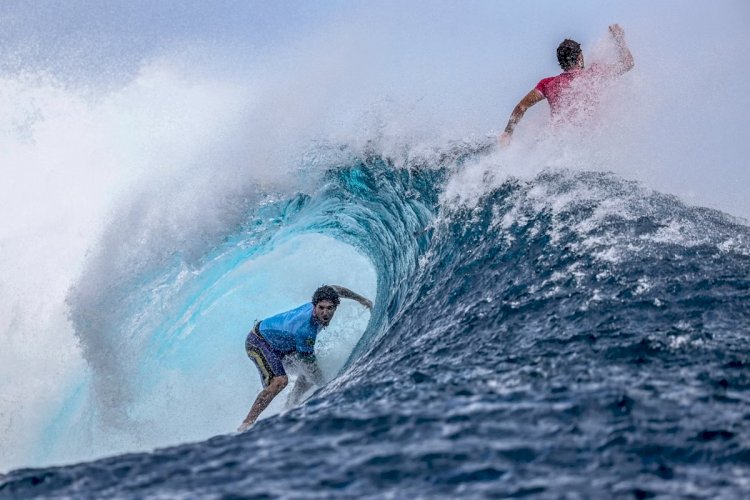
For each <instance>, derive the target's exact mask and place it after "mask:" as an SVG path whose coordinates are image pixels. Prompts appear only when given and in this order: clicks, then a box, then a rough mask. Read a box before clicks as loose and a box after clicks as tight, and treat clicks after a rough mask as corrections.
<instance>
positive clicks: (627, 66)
mask: <svg viewBox="0 0 750 500" xmlns="http://www.w3.org/2000/svg"><path fill="white" fill-rule="evenodd" d="M609 32H610V34H611V35H612V38H613V39H614V41H615V44H616V45H617V56H618V61H617V63H616V64H592V65H591V66H590V67H588V68H586V67H585V66H584V62H583V51H582V50H581V45H580V44H579V43H578V42H575V41H573V40H568V39H566V40H564V41H563V42H562V43H561V44H560V46H559V47H557V60H558V62H559V63H560V67H561V68H562V69H563V72H562V73H560V74H559V75H557V76H552V77H549V78H544V79H542V80H541V81H540V82H539V83H538V84H537V85H536V87H534V88H533V89H532V90H531V91H530V92H529V93H528V94H526V95H525V96H524V98H523V99H521V101H520V102H519V103H518V104H517V105H516V107H515V108H514V109H513V112H512V113H511V115H510V119H509V120H508V125H506V127H505V131H504V132H503V133H502V135H501V136H500V144H501V145H503V146H507V145H508V144H510V139H511V137H512V135H513V130H514V129H515V128H516V125H517V124H518V122H519V121H520V120H521V118H523V115H524V113H526V110H527V109H529V108H530V107H531V106H533V105H534V104H536V103H538V102H540V101H542V100H544V99H547V102H548V103H549V107H550V114H551V115H552V119H553V120H562V121H576V120H577V119H578V118H580V117H581V116H582V115H584V116H585V115H587V114H588V113H589V112H590V110H591V108H592V107H595V105H596V102H597V100H598V99H597V94H598V88H597V87H598V85H599V84H600V83H601V82H602V81H603V80H605V79H609V78H614V77H616V76H619V75H622V74H623V73H626V72H627V71H630V70H631V69H633V66H634V65H635V62H634V61H633V55H632V54H631V53H630V49H628V46H627V44H626V43H625V31H623V29H622V28H621V27H620V25H618V24H613V25H612V26H610V27H609Z"/></svg>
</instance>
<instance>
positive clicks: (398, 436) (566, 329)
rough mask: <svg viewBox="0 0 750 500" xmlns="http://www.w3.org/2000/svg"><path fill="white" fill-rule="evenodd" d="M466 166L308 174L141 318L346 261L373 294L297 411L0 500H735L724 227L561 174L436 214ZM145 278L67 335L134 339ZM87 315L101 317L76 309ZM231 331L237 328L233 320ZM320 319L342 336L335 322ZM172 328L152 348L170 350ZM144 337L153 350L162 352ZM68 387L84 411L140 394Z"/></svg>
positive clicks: (737, 355) (441, 161) (107, 352)
mask: <svg viewBox="0 0 750 500" xmlns="http://www.w3.org/2000/svg"><path fill="white" fill-rule="evenodd" d="M482 155H484V152H482V151H481V147H480V146H476V145H464V146H457V147H454V148H452V149H450V150H449V151H448V152H447V153H445V154H443V155H440V156H439V157H438V158H437V159H433V160H429V161H428V160H423V161H412V162H411V163H410V164H409V165H408V166H407V168H394V167H393V162H392V161H391V160H389V159H388V158H386V157H384V156H380V155H377V154H375V153H373V154H370V155H363V156H360V157H351V158H348V159H347V160H346V161H342V162H338V163H332V164H330V165H329V166H328V169H327V171H326V174H325V177H324V179H322V182H321V183H320V184H319V188H317V190H315V191H314V192H313V193H311V194H309V195H297V196H292V197H288V198H284V199H277V200H275V201H273V200H269V199H266V200H265V201H264V202H262V203H260V202H259V203H256V204H255V205H253V206H252V207H251V208H250V209H249V210H248V212H247V214H246V217H245V219H244V221H242V223H240V224H239V225H238V229H237V231H236V232H235V234H234V236H232V237H231V238H229V239H228V240H227V242H226V244H225V245H224V246H223V247H221V248H219V250H216V249H214V250H212V251H211V252H209V253H207V254H206V255H204V256H203V257H200V258H198V259H196V260H195V262H196V263H195V265H194V267H193V268H192V269H189V270H185V269H183V270H182V272H183V274H185V273H187V274H190V273H192V276H193V278H192V281H190V280H188V281H187V282H188V284H189V286H187V288H188V289H191V290H193V292H191V293H192V295H191V294H190V293H188V294H185V293H184V292H183V291H180V292H175V294H176V295H169V294H168V296H169V297H170V301H168V302H169V303H170V304H172V305H169V304H167V305H164V306H163V307H164V309H166V310H171V309H170V308H177V309H180V310H181V311H182V313H180V314H176V316H175V315H172V314H163V315H161V319H162V320H164V319H165V318H172V317H177V318H186V317H187V318H195V317H196V316H200V314H197V315H196V314H195V311H202V312H204V313H205V312H206V311H208V310H211V307H209V304H211V305H212V306H213V307H214V308H215V307H217V304H221V302H220V301H218V299H216V298H210V299H209V298H206V294H207V291H208V290H212V289H213V288H215V287H216V286H217V285H216V284H217V283H222V282H223V281H222V280H225V279H228V278H226V277H231V276H233V273H234V272H238V271H237V270H241V269H244V267H243V266H248V265H250V264H249V263H251V262H253V261H254V260H255V259H259V258H260V257H261V256H262V255H271V256H274V255H276V254H274V253H273V251H274V248H279V247H280V246H283V245H284V244H286V243H287V242H290V241H294V240H295V239H297V238H304V237H305V236H304V235H311V234H312V235H316V234H317V235H319V236H310V237H325V238H328V239H330V240H336V241H338V242H340V243H344V244H346V245H349V246H351V247H353V248H355V249H357V251H358V252H360V253H361V254H364V255H366V256H367V258H368V259H369V262H371V265H372V266H373V269H374V273H375V275H376V276H377V303H376V307H375V310H374V311H373V316H372V319H371V320H370V321H369V324H368V325H367V329H366V331H365V332H364V334H363V335H362V337H361V338H360V339H359V340H355V343H356V346H354V344H352V346H354V347H353V349H351V348H350V349H349V350H347V351H346V353H343V354H342V353H339V355H338V358H339V359H338V361H337V363H338V364H336V363H334V364H335V365H336V366H335V367H333V368H332V369H331V370H330V372H331V373H330V375H331V377H329V378H331V379H332V380H331V381H330V382H329V383H328V384H327V385H326V386H325V387H324V388H322V389H321V390H319V391H318V392H317V393H315V394H314V395H313V396H312V397H311V398H310V399H309V400H308V401H307V402H306V403H305V404H303V405H302V406H300V407H298V408H295V409H292V410H290V411H286V412H282V413H280V414H276V415H273V416H270V417H268V418H265V419H264V420H261V421H260V422H259V423H258V424H256V426H255V427H254V428H253V429H251V431H249V432H247V433H245V434H241V435H219V436H216V437H213V438H211V439H208V440H202V441H199V442H196V443H193V444H182V445H180V446H176V447H170V448H164V449H158V450H156V451H153V452H148V453H132V454H127V455H120V456H114V457H110V458H105V459H102V460H98V461H95V462H89V463H82V464H79V465H74V466H67V467H56V468H47V469H36V470H19V471H15V472H11V473H9V474H8V475H7V476H5V477H3V478H2V479H0V495H2V496H9V497H12V496H19V497H31V496H36V495H38V496H49V495H70V496H76V495H79V494H81V492H84V491H85V492H86V494H87V495H93V496H111V495H113V496H134V497H142V496H145V495H149V496H152V495H163V496H177V495H191V496H192V495H198V496H219V495H245V496H251V497H262V498H265V497H277V496H280V497H306V496H310V497H315V496H325V497H327V498H328V497H348V498H351V497H365V496H383V495H388V494H393V495H397V496H404V497H406V496H415V497H434V496H459V495H460V496H463V497H501V496H527V495H534V496H558V495H560V494H561V493H560V492H563V491H570V492H576V494H577V495H580V496H584V497H604V496H611V495H613V494H614V495H615V496H616V495H622V496H631V495H635V496H636V497H638V498H645V497H649V496H651V495H664V496H685V495H698V496H702V497H703V496H705V497H722V496H723V497H733V496H736V497H739V496H742V495H743V494H746V493H747V483H746V478H747V476H748V473H749V472H750V448H748V442H747V429H748V421H750V420H749V419H750V379H748V365H750V358H749V357H748V354H747V353H748V352H750V350H749V348H750V345H749V342H748V337H747V331H748V330H747V326H748V324H750V300H749V299H750V251H748V249H749V248H750V230H749V229H748V227H747V226H746V225H745V224H744V223H742V222H739V221H737V220H734V219H732V218H731V217H729V216H727V215H725V214H723V213H721V212H718V211H714V210H709V209H703V208H695V207H688V206H686V205H684V204H683V203H681V202H680V201H679V200H678V199H677V198H675V197H672V196H669V195H664V194H660V193H658V192H654V191H651V190H648V189H645V188H644V187H642V186H641V185H639V184H637V183H633V182H629V181H626V180H623V179H622V178H619V177H617V176H615V175H613V174H607V173H600V172H592V171H585V169H584V170H582V171H570V170H565V169H549V170H545V171H543V172H541V173H540V174H538V175H536V176H535V177H533V178H531V179H528V180H520V179H515V178H510V179H507V180H504V181H502V182H500V183H499V184H498V185H497V186H496V187H495V188H494V189H492V190H491V191H489V192H486V193H484V194H483V195H481V196H480V197H478V198H477V199H474V200H471V202H470V203H466V202H461V201H459V200H456V199H452V198H450V197H449V196H447V195H446V194H445V193H446V191H445V188H446V183H447V182H448V181H449V179H450V178H451V176H452V175H453V171H454V169H455V168H458V169H462V168H468V167H465V166H466V164H467V162H468V163H470V162H472V161H474V160H475V159H479V158H480V157H482ZM462 165H463V166H462ZM269 221H270V222H269ZM320 235H323V236H320ZM310 241H311V240H308V244H309V245H319V246H320V247H321V248H322V247H323V246H325V245H326V244H327V243H325V242H323V241H322V240H320V241H317V240H316V241H313V242H312V243H310ZM284 252H287V253H288V252H289V249H288V248H286V247H284ZM333 265H334V266H335V265H336V264H335V263H334V264H333ZM91 272H92V273H93V271H91ZM152 273H154V270H153V269H145V268H144V269H142V270H141V271H140V272H139V274H137V276H135V277H133V278H132V279H131V280H127V281H126V282H123V283H120V284H119V285H116V286H113V287H111V289H110V290H109V291H108V292H107V293H104V294H102V289H101V288H97V289H96V293H90V294H89V293H88V292H87V291H86V290H83V289H78V290H76V291H75V292H74V293H73V294H72V296H71V298H70V301H71V304H72V306H73V316H74V321H75V322H76V324H77V331H79V332H80V331H90V332H100V331H102V328H103V329H105V330H106V328H109V327H111V325H112V324H113V323H120V324H122V323H123V322H124V323H125V324H126V325H130V326H126V327H125V329H124V330H123V328H122V327H119V329H116V330H117V331H119V332H120V333H122V332H123V331H135V330H137V329H138V328H141V329H143V328H144V325H148V324H151V323H153V321H154V320H153V318H148V317H145V318H144V317H143V314H145V313H144V311H147V310H148V308H147V307H145V306H146V305H147V304H153V303H154V300H155V297H156V298H158V297H165V296H167V295H159V294H156V295H155V296H154V295H152V296H149V297H148V298H146V299H144V298H143V295H142V291H143V290H147V289H148V290H154V289H158V288H154V284H155V283H161V284H162V285H163V288H164V287H166V288H170V287H174V288H175V289H179V290H183V289H184V288H185V285H184V283H185V281H184V278H178V276H180V270H179V269H178V268H177V267H170V266H169V265H164V266H163V267H162V268H161V270H159V271H158V272H156V276H154V275H153V274H152ZM242 276H245V277H246V276H248V275H242ZM229 281H230V282H231V281H232V280H231V279H229ZM118 286H119V288H118ZM372 286H373V287H374V283H373V285H372ZM219 288H221V287H219ZM196 290H197V291H196ZM232 291H235V292H236V293H237V294H240V293H243V292H246V291H245V290H240V289H238V288H236V283H235V284H226V286H225V287H224V288H223V289H222V290H218V291H216V294H215V295H216V296H226V295H227V294H229V295H232ZM372 291H374V288H373V290H372ZM175 296H176V297H177V298H174V297H175ZM138 297H140V298H138ZM136 298H138V299H136ZM92 301H93V302H92ZM108 301H117V302H118V303H120V304H123V306H122V307H121V308H120V311H124V312H122V313H117V314H114V315H104V316H102V315H101V314H100V313H96V314H94V313H93V312H92V311H102V310H107V307H106V306H107V305H108V304H109V302H108ZM277 305H278V304H277ZM89 306H91V307H89ZM126 306H127V307H126ZM139 311H140V312H141V314H138V312H139ZM190 311H192V312H190ZM160 314H162V313H160ZM191 314H192V316H191ZM235 315H236V316H237V317H238V318H241V319H238V324H237V325H233V328H234V327H236V328H238V329H239V331H242V328H240V326H241V325H243V323H242V321H244V322H245V323H244V324H246V323H247V319H248V318H247V317H244V318H243V317H242V316H243V315H242V314H240V313H236V314H235ZM97 321H104V323H103V324H101V325H100V327H101V328H100V327H96V325H95V323H96V322H97ZM185 321H186V324H192V325H193V326H194V323H190V321H192V320H185ZM334 321H339V322H351V321H353V322H355V323H356V322H357V321H359V323H357V324H358V325H361V327H362V328H363V327H364V323H363V322H362V321H361V320H359V319H358V317H357V316H356V314H353V315H352V316H351V317H347V318H343V319H342V318H337V319H336V320H334ZM365 321H366V320H365ZM157 323H158V321H157ZM133 325H135V326H133ZM136 327H137V328H136ZM151 328H152V329H151V330H149V331H162V330H159V328H162V327H151ZM164 328H167V327H164ZM177 330H178V329H177ZM177 330H173V335H172V336H167V338H168V339H174V338H183V339H184V338H186V337H185V335H183V334H184V333H185V332H182V334H181V333H180V332H179V331H177ZM360 331H361V330H360ZM84 335H85V334H84ZM181 335H182V337H181ZM243 336H244V331H243V334H239V335H238V336H237V337H236V339H238V340H237V341H236V342H234V344H236V345H234V344H232V345H231V347H227V349H228V350H236V351H240V354H239V355H238V357H237V358H236V361H237V363H238V364H240V363H244V365H243V366H245V368H247V370H246V371H245V372H244V373H245V376H250V375H249V374H251V373H252V372H251V371H250V369H249V365H248V363H249V362H248V361H247V360H241V358H242V357H243V356H244V353H242V352H241V344H242V342H241V340H242V338H241V337H243ZM131 338H133V337H131ZM148 338H152V339H153V337H148ZM148 338H147V339H145V340H143V339H141V340H143V341H144V342H146V343H148V342H147V340H148ZM159 338H160V339H162V340H161V342H162V343H161V344H160V348H161V349H162V350H165V351H169V350H170V348H173V349H176V347H174V345H178V344H176V343H175V344H173V342H174V341H173V340H163V337H159ZM93 339H94V336H93V334H92V336H91V337H90V338H89V337H84V338H83V339H82V342H83V344H84V350H85V349H86V348H88V349H89V351H86V352H87V360H88V361H89V363H90V364H91V365H92V367H93V368H92V373H93V375H90V376H96V374H97V373H98V372H97V370H98V368H97V363H100V364H102V365H105V366H104V367H103V368H102V369H101V370H102V371H101V373H104V372H105V371H110V372H111V371H112V370H115V371H116V372H117V373H120V374H122V375H127V374H129V373H131V372H132V368H130V365H129V364H128V362H127V360H124V361H123V362H122V363H119V364H115V365H113V364H111V361H107V360H109V359H111V349H114V348H115V346H116V344H112V343H110V344H106V342H108V341H106V340H102V339H99V341H100V342H105V344H106V345H105V346H104V347H102V346H100V345H98V344H96V342H95V341H94V340H93ZM334 344H335V341H334ZM152 347H153V346H152ZM220 352H223V351H220ZM350 352H351V354H349V353H350ZM128 353H129V355H134V354H133V351H128ZM177 358H179V355H178V356H177ZM156 359H158V360H160V363H161V362H163V361H164V359H165V358H164V357H158V358H156ZM166 359H167V360H168V359H169V358H166ZM228 359H229V358H223V361H226V360H228ZM97 360H99V361H97ZM231 361H232V362H234V361H235V360H234V359H233V360H231ZM149 363H150V362H147V363H146V365H148V364H149ZM155 364H158V363H155ZM332 366H333V365H332ZM149 369H155V368H143V366H140V368H139V370H149ZM161 369H164V367H163V366H162V367H161ZM230 372H231V371H230ZM159 373H160V374H163V372H159ZM150 376H155V375H154V374H153V373H152V374H151V375H150ZM253 376H254V374H253ZM105 378H106V377H105ZM136 378H137V377H136ZM141 380H146V379H141ZM224 382H225V384H230V383H231V384H233V385H232V388H233V389H237V387H238V386H239V385H241V384H240V383H239V382H237V381H233V382H228V381H226V380H224ZM254 383H256V384H257V382H254ZM92 387H93V388H92V389H91V391H92V395H91V396H89V397H91V398H94V399H95V400H97V401H100V402H101V401H104V400H106V399H107V398H112V397H115V396H116V397H118V398H121V399H122V400H130V401H132V400H133V398H134V397H136V396H134V394H133V392H134V391H142V390H143V387H142V386H141V385H138V386H137V387H133V386H131V385H125V386H123V385H114V386H111V385H108V384H107V383H106V381H105V383H103V385H101V387H97V386H96V384H93V386H92ZM252 388H253V387H251V388H250V389H252ZM250 389H247V390H245V389H244V388H243V389H242V390H241V392H242V398H245V400H243V401H240V402H239V403H238V407H237V408H238V409H239V408H242V409H244V410H243V411H246V408H247V407H248V406H249V403H250V401H251V398H252V396H253V393H252V392H251V391H250ZM220 390H222V391H224V389H220ZM237 391H239V389H237ZM237 391H229V392H230V394H231V393H232V392H234V398H235V399H236V398H238V396H237ZM178 392H179V391H178ZM97 394H98V396H97ZM96 398H99V399H96ZM136 399H137V397H136ZM136 403H137V401H136ZM136 406H137V404H136ZM107 408H109V410H112V409H115V408H118V407H117V406H113V407H107V406H106V404H104V403H101V404H100V405H99V410H100V411H99V413H98V414H97V416H96V417H89V418H94V419H95V420H96V421H97V422H100V423H101V422H107V425H106V426H104V427H103V429H113V428H115V429H116V428H117V426H118V425H120V424H123V425H124V424H127V423H128V422H131V423H132V422H133V421H138V422H141V423H144V422H145V421H144V420H140V421H139V420H137V418H136V420H132V418H135V417H133V416H132V415H131V420H127V419H125V420H123V421H122V422H120V421H118V419H117V416H116V415H109V416H107V415H106V413H107V411H105V410H106V409H107ZM224 410H226V408H224ZM207 411H210V410H207ZM243 415H244V413H243V412H242V411H239V413H238V414H237V415H234V417H239V418H240V419H241V417H242V416H243ZM179 418H181V419H182V420H180V422H181V423H184V422H187V421H189V420H190V419H192V418H196V417H195V416H194V415H192V416H191V415H188V416H187V417H179ZM230 418H231V416H230ZM234 420H237V421H238V419H237V418H235V419H234ZM102 425H103V424H102ZM224 432H226V431H224ZM582 471H585V474H583V473H582Z"/></svg>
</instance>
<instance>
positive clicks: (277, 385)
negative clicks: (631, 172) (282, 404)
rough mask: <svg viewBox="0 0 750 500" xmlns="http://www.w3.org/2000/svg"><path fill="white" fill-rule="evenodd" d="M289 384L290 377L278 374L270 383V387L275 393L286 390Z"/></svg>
mask: <svg viewBox="0 0 750 500" xmlns="http://www.w3.org/2000/svg"><path fill="white" fill-rule="evenodd" d="M287 384H289V377H287V376H286V375H277V376H275V377H273V378H272V379H271V381H270V382H269V383H268V388H269V389H271V391H273V392H274V393H279V392H281V391H283V390H284V387H286V386H287Z"/></svg>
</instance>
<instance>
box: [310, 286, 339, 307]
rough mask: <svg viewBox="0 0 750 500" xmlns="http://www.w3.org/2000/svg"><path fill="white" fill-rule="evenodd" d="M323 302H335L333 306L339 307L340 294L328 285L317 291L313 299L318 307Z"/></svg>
mask: <svg viewBox="0 0 750 500" xmlns="http://www.w3.org/2000/svg"><path fill="white" fill-rule="evenodd" d="M321 300H330V301H331V302H333V305H334V306H337V307H338V305H339V303H340V302H341V300H340V299H339V294H338V292H337V291H336V290H334V288H333V287H332V286H328V285H323V286H321V287H320V288H318V289H317V290H315V293H314V294H313V297H312V303H313V305H316V304H317V303H318V302H320V301H321Z"/></svg>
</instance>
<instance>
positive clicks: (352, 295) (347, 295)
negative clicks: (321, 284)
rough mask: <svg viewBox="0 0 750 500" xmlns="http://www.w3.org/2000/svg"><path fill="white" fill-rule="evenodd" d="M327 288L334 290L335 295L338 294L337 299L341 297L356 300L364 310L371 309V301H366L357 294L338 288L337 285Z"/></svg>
mask: <svg viewBox="0 0 750 500" xmlns="http://www.w3.org/2000/svg"><path fill="white" fill-rule="evenodd" d="M329 286H330V287H331V288H333V289H334V290H336V293H338V294H339V297H343V298H345V299H352V300H356V301H357V302H359V303H360V304H362V305H363V306H365V307H366V308H368V309H372V301H371V300H370V299H367V298H365V297H363V296H361V295H360V294H358V293H355V292H352V291H351V290H349V289H348V288H344V287H343V286H339V285H329Z"/></svg>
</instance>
